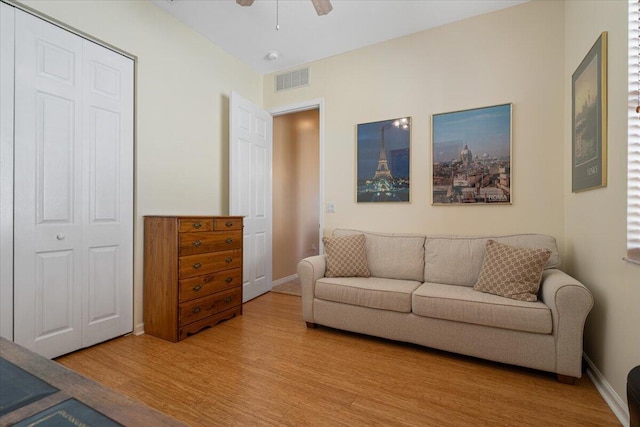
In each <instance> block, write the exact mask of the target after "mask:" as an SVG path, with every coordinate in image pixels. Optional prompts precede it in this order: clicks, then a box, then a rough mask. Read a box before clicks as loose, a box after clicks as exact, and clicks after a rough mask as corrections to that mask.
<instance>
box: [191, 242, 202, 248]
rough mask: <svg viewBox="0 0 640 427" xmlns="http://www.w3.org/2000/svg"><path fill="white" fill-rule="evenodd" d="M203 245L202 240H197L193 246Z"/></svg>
mask: <svg viewBox="0 0 640 427" xmlns="http://www.w3.org/2000/svg"><path fill="white" fill-rule="evenodd" d="M201 244H202V242H201V241H200V240H196V241H195V242H193V246H196V247H198V246H200V245H201Z"/></svg>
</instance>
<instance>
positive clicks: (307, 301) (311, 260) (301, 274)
mask: <svg viewBox="0 0 640 427" xmlns="http://www.w3.org/2000/svg"><path fill="white" fill-rule="evenodd" d="M326 268H327V259H326V255H316V256H311V257H308V258H305V259H303V260H302V261H300V262H299V263H298V278H299V279H300V286H301V287H302V318H303V319H304V321H305V322H310V323H315V320H313V296H314V295H315V288H316V280H318V279H320V278H322V277H324V272H325V270H326Z"/></svg>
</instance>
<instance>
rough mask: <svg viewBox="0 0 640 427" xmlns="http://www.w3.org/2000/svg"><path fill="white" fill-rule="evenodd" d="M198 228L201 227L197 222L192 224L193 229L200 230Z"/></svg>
mask: <svg viewBox="0 0 640 427" xmlns="http://www.w3.org/2000/svg"><path fill="white" fill-rule="evenodd" d="M200 227H202V224H201V223H199V222H194V223H193V228H200Z"/></svg>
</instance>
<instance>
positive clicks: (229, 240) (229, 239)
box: [225, 237, 233, 244]
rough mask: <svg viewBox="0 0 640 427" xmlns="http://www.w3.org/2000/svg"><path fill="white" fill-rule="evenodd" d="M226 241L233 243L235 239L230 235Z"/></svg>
mask: <svg viewBox="0 0 640 427" xmlns="http://www.w3.org/2000/svg"><path fill="white" fill-rule="evenodd" d="M225 242H227V243H228V244H231V243H233V239H232V238H231V237H229V238H228V239H227V240H225Z"/></svg>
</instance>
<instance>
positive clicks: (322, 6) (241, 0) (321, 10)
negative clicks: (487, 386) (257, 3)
mask: <svg viewBox="0 0 640 427" xmlns="http://www.w3.org/2000/svg"><path fill="white" fill-rule="evenodd" d="M253 2H254V0H236V3H238V4H239V5H240V6H251V5H252V4H253ZM311 3H313V7H315V8H316V13H317V14H318V16H322V15H326V14H327V13H329V12H331V11H332V10H333V6H331V0H311Z"/></svg>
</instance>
